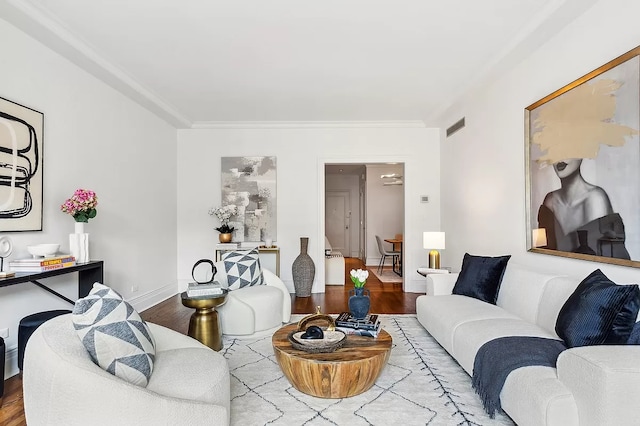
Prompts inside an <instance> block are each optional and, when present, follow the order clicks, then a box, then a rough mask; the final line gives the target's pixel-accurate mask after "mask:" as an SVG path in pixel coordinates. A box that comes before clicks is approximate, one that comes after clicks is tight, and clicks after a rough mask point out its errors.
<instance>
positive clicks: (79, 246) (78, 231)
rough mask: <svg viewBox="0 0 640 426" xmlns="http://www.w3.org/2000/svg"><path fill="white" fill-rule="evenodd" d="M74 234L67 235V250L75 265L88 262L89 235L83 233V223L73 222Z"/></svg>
mask: <svg viewBox="0 0 640 426" xmlns="http://www.w3.org/2000/svg"><path fill="white" fill-rule="evenodd" d="M74 223H75V232H74V233H73V234H69V250H70V251H71V255H72V256H73V257H75V258H76V262H77V263H85V262H88V261H89V234H87V233H86V232H84V222H74Z"/></svg>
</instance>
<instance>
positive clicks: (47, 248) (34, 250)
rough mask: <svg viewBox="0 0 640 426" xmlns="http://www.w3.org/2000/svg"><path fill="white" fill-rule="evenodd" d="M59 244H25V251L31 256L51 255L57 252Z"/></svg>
mask: <svg viewBox="0 0 640 426" xmlns="http://www.w3.org/2000/svg"><path fill="white" fill-rule="evenodd" d="M59 248H60V244H36V245H34V246H27V251H28V252H29V254H31V255H32V256H33V257H52V256H53V255H55V254H56V253H57V252H58V249H59Z"/></svg>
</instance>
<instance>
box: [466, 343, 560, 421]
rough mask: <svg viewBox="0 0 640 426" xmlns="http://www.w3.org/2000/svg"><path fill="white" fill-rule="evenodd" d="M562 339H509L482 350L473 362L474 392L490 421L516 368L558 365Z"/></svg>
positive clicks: (484, 347)
mask: <svg viewBox="0 0 640 426" xmlns="http://www.w3.org/2000/svg"><path fill="white" fill-rule="evenodd" d="M565 349H567V347H566V346H565V345H564V343H563V342H562V341H561V340H554V339H546V338H543V337H530V336H508V337H500V338H498V339H494V340H490V341H488V342H487V343H485V344H484V345H482V346H481V347H480V349H479V350H478V353H477V354H476V359H475V361H474V362H473V378H472V383H473V389H475V391H476V393H477V394H478V395H479V396H480V399H482V405H484V409H485V411H486V412H487V414H489V416H490V417H491V418H494V417H495V414H496V411H497V410H499V409H501V407H500V392H501V391H502V386H504V382H505V380H507V376H508V375H509V373H511V372H512V371H513V370H515V369H516V368H520V367H527V366H530V365H542V366H545V367H554V368H555V366H556V360H557V359H558V355H560V352H562V351H564V350H565Z"/></svg>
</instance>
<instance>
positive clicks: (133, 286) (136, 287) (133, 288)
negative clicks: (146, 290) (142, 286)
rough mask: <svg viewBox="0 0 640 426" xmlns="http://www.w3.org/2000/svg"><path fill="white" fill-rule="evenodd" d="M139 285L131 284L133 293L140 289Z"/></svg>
mask: <svg viewBox="0 0 640 426" xmlns="http://www.w3.org/2000/svg"><path fill="white" fill-rule="evenodd" d="M138 290H139V289H138V286H137V285H132V286H131V293H135V292H136V291H138Z"/></svg>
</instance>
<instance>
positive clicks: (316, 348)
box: [287, 329, 347, 354]
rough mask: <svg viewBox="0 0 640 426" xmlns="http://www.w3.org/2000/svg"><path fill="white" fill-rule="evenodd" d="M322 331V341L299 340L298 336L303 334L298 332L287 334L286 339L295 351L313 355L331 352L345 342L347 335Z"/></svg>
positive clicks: (336, 331) (340, 332) (339, 332)
mask: <svg viewBox="0 0 640 426" xmlns="http://www.w3.org/2000/svg"><path fill="white" fill-rule="evenodd" d="M322 331H323V332H324V339H301V338H300V336H302V335H303V334H304V331H298V330H296V331H292V332H291V333H289V335H288V336H287V338H288V339H289V342H291V346H293V347H294V348H295V349H298V350H299V351H305V352H311V353H315V354H319V353H325V352H333V351H335V350H337V349H340V348H341V347H342V345H344V342H345V341H346V340H347V335H346V334H344V333H343V332H342V331H338V330H335V331H327V330H325V329H323V330H322Z"/></svg>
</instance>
